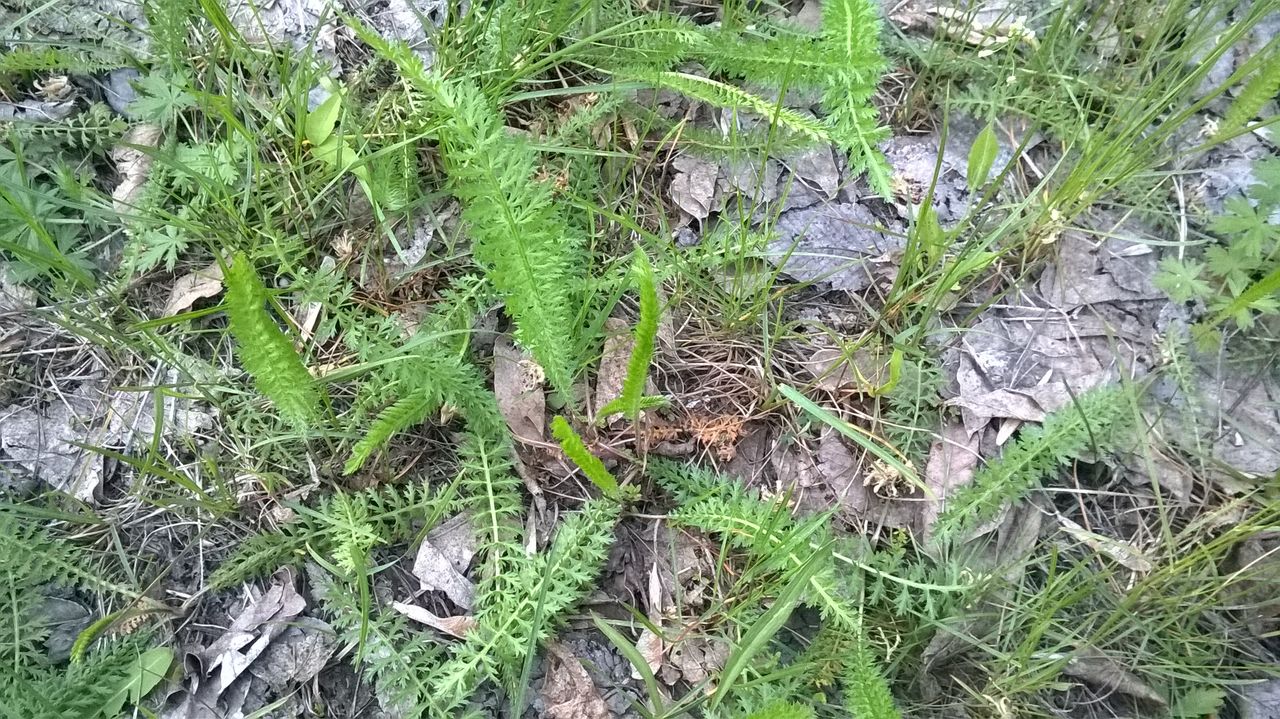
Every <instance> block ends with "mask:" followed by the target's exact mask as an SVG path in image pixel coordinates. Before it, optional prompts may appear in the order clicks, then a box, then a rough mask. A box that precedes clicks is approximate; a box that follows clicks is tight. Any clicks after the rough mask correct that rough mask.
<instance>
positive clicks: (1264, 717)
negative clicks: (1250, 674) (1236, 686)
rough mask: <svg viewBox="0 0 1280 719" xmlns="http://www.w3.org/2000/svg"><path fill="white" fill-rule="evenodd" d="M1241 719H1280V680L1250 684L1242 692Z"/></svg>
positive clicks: (1240, 702) (1240, 703)
mask: <svg viewBox="0 0 1280 719" xmlns="http://www.w3.org/2000/svg"><path fill="white" fill-rule="evenodd" d="M1239 710H1240V719H1276V717H1280V679H1269V680H1267V681H1263V682H1259V683H1257V684H1250V685H1248V686H1246V687H1243V688H1242V690H1241V691H1240V701H1239Z"/></svg>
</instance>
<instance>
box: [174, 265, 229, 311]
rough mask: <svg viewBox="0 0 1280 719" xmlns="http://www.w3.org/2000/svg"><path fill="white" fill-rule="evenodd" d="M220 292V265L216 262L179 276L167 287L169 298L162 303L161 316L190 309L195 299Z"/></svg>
mask: <svg viewBox="0 0 1280 719" xmlns="http://www.w3.org/2000/svg"><path fill="white" fill-rule="evenodd" d="M219 292H222V266H221V265H219V264H218V263H217V262H214V263H213V264H211V265H209V266H208V267H205V268H204V269H201V270H196V271H195V272H191V273H188V274H185V275H183V276H181V277H179V278H178V279H177V280H175V281H174V283H173V287H171V288H169V300H168V301H167V302H165V303H164V312H163V313H162V316H164V317H173V316H174V315H176V314H178V313H180V312H186V311H187V310H189V309H191V305H193V304H195V301H196V300H200V299H204V298H206V297H213V296H215V295H217V294H218V293H219Z"/></svg>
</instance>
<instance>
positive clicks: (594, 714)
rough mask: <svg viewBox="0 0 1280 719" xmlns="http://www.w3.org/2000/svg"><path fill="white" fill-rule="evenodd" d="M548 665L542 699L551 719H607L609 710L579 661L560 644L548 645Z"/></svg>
mask: <svg viewBox="0 0 1280 719" xmlns="http://www.w3.org/2000/svg"><path fill="white" fill-rule="evenodd" d="M547 654H548V658H549V659H553V660H554V661H551V662H550V663H549V667H548V669H547V678H546V682H545V683H544V684H543V685H542V700H543V702H545V703H546V706H547V716H548V717H550V719H607V718H608V717H610V716H612V714H611V713H610V712H609V707H608V706H607V705H606V704H605V703H604V700H603V699H601V698H600V691H599V690H598V689H596V685H595V683H593V682H592V681H591V676H590V675H589V674H587V670H586V669H583V668H582V662H580V661H578V658H577V657H575V656H574V655H573V653H572V652H570V651H569V650H568V649H567V648H566V647H565V646H564V645H562V644H560V643H559V642H551V643H550V644H548V645H547Z"/></svg>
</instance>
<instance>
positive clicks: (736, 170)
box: [718, 159, 782, 204]
mask: <svg viewBox="0 0 1280 719" xmlns="http://www.w3.org/2000/svg"><path fill="white" fill-rule="evenodd" d="M723 169H724V172H723V173H721V175H722V177H721V178H720V179H719V180H718V182H719V183H720V187H721V189H722V190H724V191H725V192H726V193H727V192H736V193H738V194H741V195H743V196H744V197H747V198H749V199H750V200H751V202H752V203H753V204H759V203H765V202H773V201H774V200H776V199H778V177H779V176H780V175H781V174H782V167H781V166H780V165H778V163H777V161H776V160H772V159H770V160H766V161H765V162H764V164H763V165H761V164H760V163H759V162H756V161H755V160H753V159H737V160H734V159H730V160H728V161H726V162H725V164H724V168H723Z"/></svg>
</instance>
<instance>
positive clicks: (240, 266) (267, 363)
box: [223, 254, 320, 427]
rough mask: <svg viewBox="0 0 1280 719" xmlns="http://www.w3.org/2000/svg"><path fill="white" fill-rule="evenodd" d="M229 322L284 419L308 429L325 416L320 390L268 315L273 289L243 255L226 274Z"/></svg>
mask: <svg viewBox="0 0 1280 719" xmlns="http://www.w3.org/2000/svg"><path fill="white" fill-rule="evenodd" d="M223 281H224V283H225V284H226V286H227V301H226V309H227V320H228V324H229V326H230V329H231V335H232V336H233V337H235V339H236V345H237V350H238V353H239V355H240V361H241V362H242V363H243V364H244V367H245V369H246V370H248V372H249V374H250V375H251V376H252V377H253V379H254V382H255V383H256V385H257V387H258V390H259V391H260V392H262V394H264V395H266V396H267V397H268V398H270V399H271V402H272V403H273V404H274V405H275V406H276V409H277V410H279V412H280V414H281V416H283V417H284V418H285V419H287V420H289V421H290V422H292V423H294V424H295V425H298V426H303V427H305V426H307V425H308V424H310V423H312V422H313V421H315V419H316V418H317V417H319V415H320V390H319V388H318V387H317V386H316V382H315V380H314V379H313V378H312V377H311V373H309V372H307V368H306V367H305V366H304V365H303V364H302V358H301V357H299V356H298V353H297V351H295V350H294V349H293V345H292V344H291V343H290V342H289V338H288V337H286V336H285V334H284V332H281V331H280V327H279V326H278V325H277V324H276V323H275V320H273V319H272V317H271V315H270V314H269V313H268V312H267V308H266V303H267V289H266V287H264V286H263V284H262V280H260V279H259V278H258V274H257V272H256V271H255V270H254V268H253V263H252V262H250V261H249V258H247V257H245V256H244V255H243V254H237V255H236V256H235V258H234V259H233V261H232V262H231V264H230V265H228V266H227V267H226V270H225V271H224V272H223Z"/></svg>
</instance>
